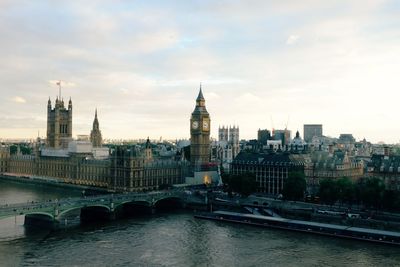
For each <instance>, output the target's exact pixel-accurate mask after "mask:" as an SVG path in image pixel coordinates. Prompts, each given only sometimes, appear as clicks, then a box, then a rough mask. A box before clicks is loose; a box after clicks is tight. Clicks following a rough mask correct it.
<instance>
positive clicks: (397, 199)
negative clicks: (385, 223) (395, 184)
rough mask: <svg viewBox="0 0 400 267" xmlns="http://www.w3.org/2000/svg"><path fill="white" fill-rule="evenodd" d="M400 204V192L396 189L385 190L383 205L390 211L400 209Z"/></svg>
mask: <svg viewBox="0 0 400 267" xmlns="http://www.w3.org/2000/svg"><path fill="white" fill-rule="evenodd" d="M399 206H400V196H399V192H398V191H395V190H385V191H384V192H383V198H382V207H383V208H384V209H387V210H390V211H396V210H398V208H399Z"/></svg>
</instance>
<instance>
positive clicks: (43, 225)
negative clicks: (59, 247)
mask: <svg viewBox="0 0 400 267" xmlns="http://www.w3.org/2000/svg"><path fill="white" fill-rule="evenodd" d="M24 226H25V227H27V228H40V229H50V230H56V229H58V228H59V222H58V221H57V220H55V219H54V218H53V217H51V216H48V215H44V214H27V215H25V220H24Z"/></svg>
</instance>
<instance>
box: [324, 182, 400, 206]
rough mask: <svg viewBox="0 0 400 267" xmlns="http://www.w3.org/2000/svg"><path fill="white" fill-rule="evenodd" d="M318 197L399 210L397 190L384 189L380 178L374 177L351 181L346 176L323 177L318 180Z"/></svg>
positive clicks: (399, 200) (344, 203)
mask: <svg viewBox="0 0 400 267" xmlns="http://www.w3.org/2000/svg"><path fill="white" fill-rule="evenodd" d="M319 197H320V200H321V202H322V203H325V204H329V205H333V204H335V203H339V204H341V205H348V206H351V205H353V204H357V205H363V206H365V207H366V208H375V209H384V210H389V211H398V210H400V194H399V192H398V191H394V190H387V189H385V184H384V183H383V181H382V179H380V178H376V177H369V178H362V179H360V180H358V181H357V182H353V181H352V180H350V179H349V178H347V177H342V178H340V179H338V180H333V179H325V180H322V181H321V182H320V187H319Z"/></svg>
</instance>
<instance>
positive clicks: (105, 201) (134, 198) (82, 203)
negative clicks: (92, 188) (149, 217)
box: [0, 190, 204, 229]
mask: <svg viewBox="0 0 400 267" xmlns="http://www.w3.org/2000/svg"><path fill="white" fill-rule="evenodd" d="M187 203H191V204H198V205H202V204H204V199H200V198H196V197H193V196H192V195H188V194H186V193H185V192H184V191H178V190H176V191H175V190H171V191H165V192H164V191H162V192H148V193H123V194H107V195H97V196H91V197H77V198H63V199H59V200H49V201H45V202H28V203H19V204H11V205H3V206H0V219H3V218H7V217H13V216H21V215H25V225H26V226H40V227H47V228H53V229H57V228H60V227H61V228H62V227H67V226H70V225H71V224H76V223H77V221H79V223H81V222H88V221H98V220H112V219H116V218H119V217H124V216H125V215H127V214H130V215H132V214H133V215H134V214H143V213H154V211H155V210H157V209H169V208H180V207H185V206H186V204H187Z"/></svg>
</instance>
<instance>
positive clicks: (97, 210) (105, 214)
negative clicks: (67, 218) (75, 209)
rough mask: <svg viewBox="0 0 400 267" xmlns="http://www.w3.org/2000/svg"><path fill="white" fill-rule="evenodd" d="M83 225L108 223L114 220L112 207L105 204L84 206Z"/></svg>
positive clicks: (81, 215)
mask: <svg viewBox="0 0 400 267" xmlns="http://www.w3.org/2000/svg"><path fill="white" fill-rule="evenodd" d="M80 217H81V223H86V222H96V221H108V220H110V219H112V212H111V209H110V207H108V206H107V205H103V204H93V205H87V206H83V207H82V208H81V212H80Z"/></svg>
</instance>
